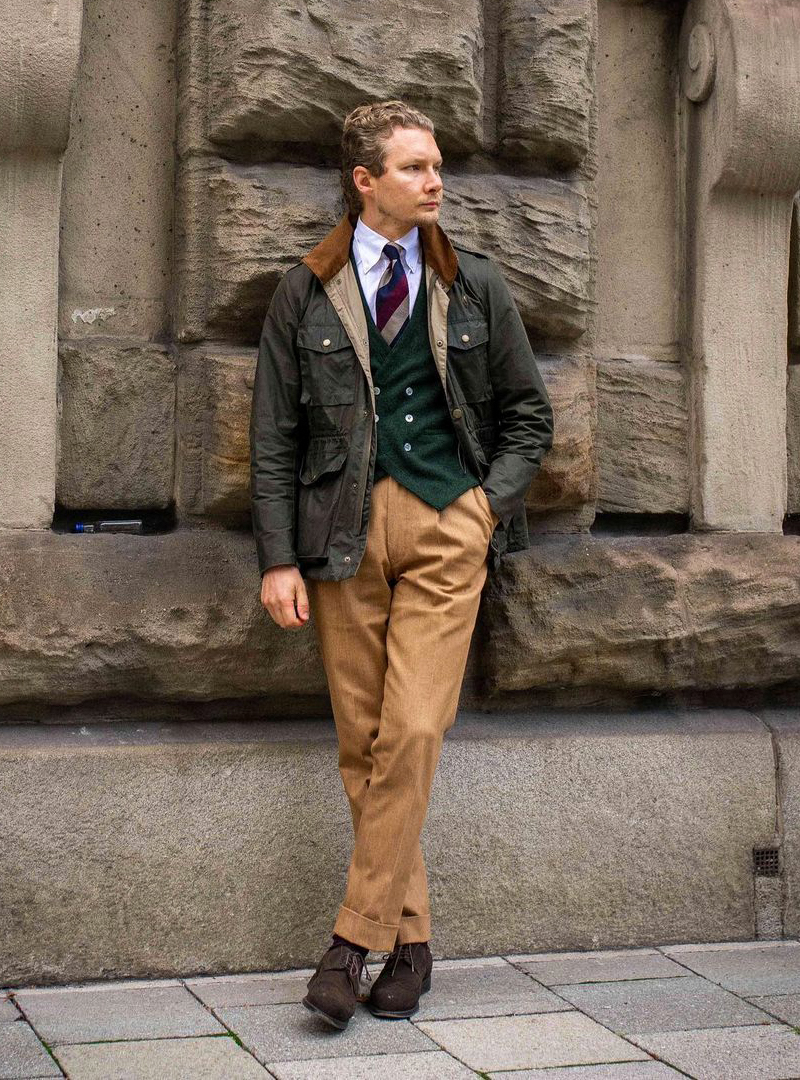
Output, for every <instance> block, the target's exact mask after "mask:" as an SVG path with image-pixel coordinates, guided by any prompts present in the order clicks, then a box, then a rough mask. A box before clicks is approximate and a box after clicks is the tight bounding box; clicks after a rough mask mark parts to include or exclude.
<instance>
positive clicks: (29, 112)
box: [0, 0, 82, 528]
mask: <svg viewBox="0 0 800 1080" xmlns="http://www.w3.org/2000/svg"><path fill="white" fill-rule="evenodd" d="M81 13H82V4H81V0H48V2H47V3H38V4H31V3H30V2H29V0H28V2H26V0H4V3H3V18H2V24H3V30H4V33H3V35H2V36H0V462H2V466H0V527H3V526H5V527H12V528H46V527H47V526H49V524H50V521H51V518H52V513H53V505H54V499H55V466H56V440H57V426H56V378H57V349H56V345H57V339H56V319H57V298H58V237H59V207H60V201H61V163H62V155H63V152H64V149H65V148H66V145H67V138H68V135H69V112H70V100H71V94H72V88H73V85H74V82H75V78H76V74H77V65H78V53H79V45H80V30H81Z"/></svg>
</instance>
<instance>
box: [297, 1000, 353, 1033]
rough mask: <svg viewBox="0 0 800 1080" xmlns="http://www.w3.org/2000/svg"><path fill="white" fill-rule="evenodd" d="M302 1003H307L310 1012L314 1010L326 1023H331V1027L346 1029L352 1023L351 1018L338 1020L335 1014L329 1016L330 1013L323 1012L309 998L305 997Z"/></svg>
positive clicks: (340, 1029)
mask: <svg viewBox="0 0 800 1080" xmlns="http://www.w3.org/2000/svg"><path fill="white" fill-rule="evenodd" d="M301 1004H303V1005H305V1007H306V1008H307V1009H308V1011H309V1012H313V1013H316V1014H317V1016H321V1017H322V1019H323V1020H325V1021H326V1023H328V1024H330V1025H331V1027H335V1028H338V1029H339V1031H344V1029H345V1028H346V1027H347V1025H348V1024H349V1023H350V1021H349V1020H337V1018H336V1017H335V1016H329V1015H328V1013H326V1012H323V1011H322V1009H319V1008H317V1006H316V1005H314V1004H313V1003H312V1002H310V1001H309V1000H308V998H303V1000H302V1003H301Z"/></svg>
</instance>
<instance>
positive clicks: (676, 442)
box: [597, 356, 689, 514]
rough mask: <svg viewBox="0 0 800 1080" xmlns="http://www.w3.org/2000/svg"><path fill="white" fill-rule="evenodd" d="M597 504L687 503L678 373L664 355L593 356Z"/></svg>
mask: <svg viewBox="0 0 800 1080" xmlns="http://www.w3.org/2000/svg"><path fill="white" fill-rule="evenodd" d="M597 404H598V409H597V414H598V420H597V456H598V467H599V492H598V509H600V510H605V511H616V512H629V513H649V514H660V513H685V512H686V511H687V510H688V505H689V478H688V408H687V403H686V387H685V374H684V372H683V370H682V368H681V367H680V366H679V365H677V364H673V363H669V362H668V361H657V360H648V359H647V358H646V357H643V356H634V357H619V358H618V357H614V358H612V359H603V360H599V361H598V364H597Z"/></svg>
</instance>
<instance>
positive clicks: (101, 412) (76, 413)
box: [56, 339, 175, 509]
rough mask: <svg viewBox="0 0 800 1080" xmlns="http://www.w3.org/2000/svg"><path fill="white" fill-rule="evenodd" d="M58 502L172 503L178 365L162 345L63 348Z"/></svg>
mask: <svg viewBox="0 0 800 1080" xmlns="http://www.w3.org/2000/svg"><path fill="white" fill-rule="evenodd" d="M59 355H60V363H61V382H60V399H61V438H60V455H59V461H58V477H57V483H56V497H57V499H58V501H59V502H60V503H61V504H62V505H63V506H65V507H70V508H73V509H82V508H90V507H104V508H106V507H108V508H110V507H118V508H119V509H143V508H163V507H166V506H168V505H169V503H170V501H171V500H172V481H173V458H174V453H173V446H174V422H175V363H174V360H173V358H172V355H171V353H170V352H169V350H168V349H167V348H165V347H164V346H162V345H154V344H152V343H125V342H121V341H108V340H106V341H98V340H96V339H94V340H92V341H88V340H85V341H81V342H76V343H74V344H63V345H62V346H61V349H60V354H59Z"/></svg>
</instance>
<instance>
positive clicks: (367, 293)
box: [353, 215, 422, 321]
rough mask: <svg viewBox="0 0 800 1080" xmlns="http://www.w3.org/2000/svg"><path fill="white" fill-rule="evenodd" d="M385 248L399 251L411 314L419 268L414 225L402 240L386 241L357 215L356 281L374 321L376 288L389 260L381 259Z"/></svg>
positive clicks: (354, 255)
mask: <svg viewBox="0 0 800 1080" xmlns="http://www.w3.org/2000/svg"><path fill="white" fill-rule="evenodd" d="M385 244H394V245H395V247H397V248H398V250H399V251H400V262H401V263H402V264H403V269H404V270H405V272H406V278H407V280H408V310H409V312H412V311H413V310H414V301H415V300H416V298H417V293H418V292H419V283H420V273H421V267H422V252H421V251H420V243H419V228H418V227H417V226H416V225H414V227H413V228H411V229H409V230H408V232H407V233H406V234H405V236H401V237H400V239H399V240H387V238H386V237H385V236H381V234H380V233H377V232H375V230H374V229H371V228H370V227H369V225H365V224H364V222H363V221H362V219H361V215H359V218H358V221H357V222H356V227H355V229H354V230H353V259H354V260H355V264H356V268H357V270H358V278H359V281H360V282H361V288H362V290H363V292H364V297H365V299H366V301H367V304H368V305H369V310H370V312H371V313H372V318H373V321H375V320H376V319H377V316H376V313H375V299H376V296H377V293H378V286H379V285H380V281H381V278H382V277H383V273H384V271H385V270H386V268H387V267H388V266H389V257H388V256H387V255H384V253H383V248H384V245H385Z"/></svg>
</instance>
